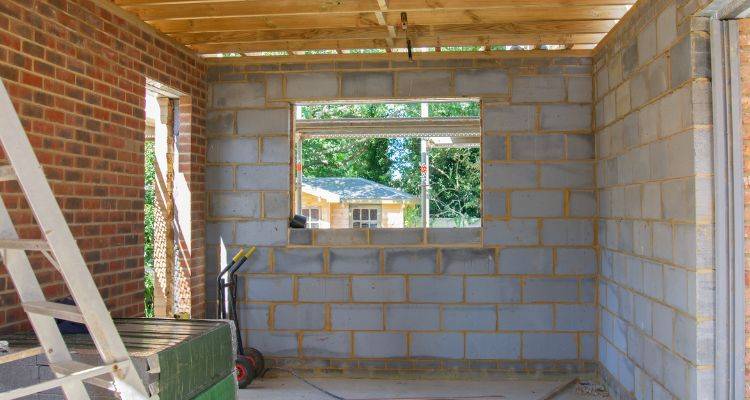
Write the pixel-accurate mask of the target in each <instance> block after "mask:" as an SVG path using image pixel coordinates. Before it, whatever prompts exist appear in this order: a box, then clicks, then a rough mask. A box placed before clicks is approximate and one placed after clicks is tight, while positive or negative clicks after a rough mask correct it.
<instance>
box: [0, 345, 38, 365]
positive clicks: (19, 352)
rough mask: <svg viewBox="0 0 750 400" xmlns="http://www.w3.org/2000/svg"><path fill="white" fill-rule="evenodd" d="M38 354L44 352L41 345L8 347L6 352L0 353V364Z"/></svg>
mask: <svg viewBox="0 0 750 400" xmlns="http://www.w3.org/2000/svg"><path fill="white" fill-rule="evenodd" d="M39 354H44V349H43V348H42V347H41V346H35V347H31V348H21V349H17V348H14V347H10V349H9V350H8V352H7V353H0V364H5V363H9V362H11V361H16V360H21V359H24V358H28V357H31V356H36V355H39Z"/></svg>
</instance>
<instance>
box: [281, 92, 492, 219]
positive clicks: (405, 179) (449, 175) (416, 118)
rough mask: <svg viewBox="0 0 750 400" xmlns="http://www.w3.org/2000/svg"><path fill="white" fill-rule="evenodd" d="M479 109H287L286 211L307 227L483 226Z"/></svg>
mask: <svg viewBox="0 0 750 400" xmlns="http://www.w3.org/2000/svg"><path fill="white" fill-rule="evenodd" d="M479 110H480V106H479V101H477V100H466V99H462V100H461V101H450V100H425V101H418V102H405V103H385V102H379V103H365V102H347V103H304V104H296V105H295V126H294V132H295V136H294V139H295V140H294V157H295V166H296V168H295V169H294V172H293V174H294V182H295V188H294V201H293V202H292V204H293V206H292V207H293V211H294V213H296V214H302V215H304V216H305V217H306V218H307V221H308V225H307V227H308V228H318V229H337V228H415V227H441V228H448V227H478V226H480V225H481V206H480V204H481V154H480V142H481V140H480V136H481V128H480V118H479V114H480V112H479Z"/></svg>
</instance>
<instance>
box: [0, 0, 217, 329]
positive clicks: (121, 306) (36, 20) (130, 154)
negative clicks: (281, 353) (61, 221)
mask: <svg viewBox="0 0 750 400" xmlns="http://www.w3.org/2000/svg"><path fill="white" fill-rule="evenodd" d="M152 32H153V31H152V30H150V29H148V28H144V27H142V26H141V25H136V24H133V23H131V22H129V21H127V20H125V19H123V18H122V17H120V16H119V15H118V14H114V13H112V12H110V11H109V10H108V9H105V8H102V7H100V6H97V5H96V3H94V2H92V1H88V0H57V1H54V2H50V1H24V0H8V1H3V2H2V3H1V4H0V78H2V80H3V84H4V85H5V87H6V88H7V90H8V92H9V93H10V96H11V98H12V101H13V104H14V106H15V107H16V110H17V111H18V113H19V115H20V117H21V121H22V123H23V125H24V128H25V129H26V131H27V133H28V135H29V138H30V139H31V143H32V145H33V146H34V148H35V151H36V154H37V157H38V158H39V161H40V162H41V164H42V165H43V166H44V171H45V173H46V175H47V178H48V179H49V181H50V185H51V187H52V191H53V192H54V193H55V196H56V197H57V199H58V202H59V203H60V206H61V207H62V210H63V213H64V214H65V217H66V219H67V221H68V223H69V224H70V227H71V230H72V231H73V235H74V236H75V237H76V239H77V240H78V244H79V246H80V247H81V250H82V252H83V257H84V259H85V260H86V261H87V262H88V265H89V267H90V269H91V271H92V272H93V275H94V280H95V282H96V284H97V286H98V287H99V288H100V291H101V294H102V296H103V297H104V299H105V301H106V303H107V306H108V307H109V309H110V310H111V311H112V313H113V315H115V316H135V315H142V313H143V194H144V189H143V141H144V131H145V116H144V109H145V86H146V77H149V78H151V79H153V80H155V81H157V82H160V83H162V84H164V85H167V86H169V87H171V88H174V89H176V90H179V91H181V92H182V93H185V96H184V97H183V98H182V99H180V138H179V143H178V146H179V149H180V152H179V163H180V172H181V173H183V174H184V177H185V180H186V181H187V182H188V184H189V187H190V191H191V193H190V201H191V202H192V206H191V207H190V209H189V212H188V214H189V216H186V217H189V220H190V221H191V222H192V223H191V224H190V231H189V232H182V237H181V243H180V247H181V248H182V249H185V250H186V251H187V254H190V257H189V259H188V260H187V263H189V271H190V277H189V282H190V286H191V288H190V290H191V292H192V295H193V304H192V306H193V313H194V315H202V314H203V312H204V310H205V305H204V290H203V287H204V277H203V274H204V271H203V255H204V244H203V231H204V227H203V219H204V201H203V193H204V189H203V164H204V160H205V137H204V123H203V119H204V108H205V98H206V89H205V70H206V68H205V66H204V65H203V64H202V62H201V61H200V60H199V59H198V58H197V57H195V56H194V55H191V54H190V53H189V52H188V51H186V50H185V49H182V48H180V47H178V46H176V45H174V44H172V42H170V41H168V40H166V39H165V38H163V37H161V36H159V35H157V34H155V33H152ZM1 191H2V193H3V200H4V201H5V204H6V205H7V207H8V208H9V211H10V213H11V216H12V218H13V220H14V222H15V223H16V225H17V227H18V230H19V233H20V235H21V236H22V237H38V236H39V234H40V232H38V229H37V228H36V226H35V224H34V223H33V219H32V216H31V214H30V212H29V210H28V208H27V206H26V203H25V201H24V200H23V199H22V197H21V196H20V193H19V190H18V186H17V184H15V183H5V184H3V185H2V190H1ZM32 262H33V265H34V267H35V270H36V271H37V276H38V277H39V279H40V282H41V283H42V285H43V288H44V291H45V293H46V294H47V296H48V297H49V298H52V299H54V298H59V297H61V296H64V295H66V292H65V289H64V285H63V284H62V280H61V277H60V276H59V274H58V273H57V272H56V271H55V270H54V269H53V268H52V267H51V266H50V265H49V264H48V263H47V262H46V261H43V260H42V259H41V257H35V258H34V259H33V261H32ZM0 268H2V267H0ZM0 282H2V284H1V285H0V298H2V302H1V303H0V304H2V306H0V327H1V328H3V329H19V328H22V327H25V326H26V323H25V320H26V317H25V314H24V313H23V312H22V311H21V309H20V307H19V306H18V301H17V296H16V294H15V291H14V288H13V285H12V283H11V281H10V279H9V277H8V276H7V275H6V274H5V272H4V270H3V272H2V273H0Z"/></svg>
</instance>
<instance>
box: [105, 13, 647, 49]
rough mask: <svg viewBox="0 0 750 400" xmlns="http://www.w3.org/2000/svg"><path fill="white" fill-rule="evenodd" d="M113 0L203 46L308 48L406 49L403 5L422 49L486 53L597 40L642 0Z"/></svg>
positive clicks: (414, 41) (183, 39)
mask: <svg viewBox="0 0 750 400" xmlns="http://www.w3.org/2000/svg"><path fill="white" fill-rule="evenodd" d="M112 1H113V2H114V3H115V4H117V5H119V6H120V7H122V8H124V9H126V10H128V11H129V12H131V13H133V14H135V15H136V16H137V17H139V18H140V19H142V20H144V21H146V22H147V23H149V24H150V25H152V26H153V27H154V28H155V29H157V30H159V31H160V32H163V33H165V34H167V35H169V36H170V37H171V38H172V39H174V40H176V41H177V42H179V43H182V44H184V45H187V46H188V47H190V48H191V49H193V50H194V51H196V52H198V53H200V54H206V55H219V56H221V55H226V54H227V53H232V54H236V53H239V54H243V53H264V52H266V53H269V54H265V55H267V56H273V55H274V54H279V52H288V53H289V54H291V56H290V57H307V56H308V54H307V53H308V52H309V51H316V50H332V53H342V52H343V53H346V50H352V49H381V50H382V51H383V52H388V53H390V52H391V51H393V52H394V53H395V55H394V57H397V56H403V55H402V54H400V52H401V51H403V50H402V49H403V48H405V47H406V33H405V32H404V31H403V30H402V29H401V14H402V13H407V14H408V21H409V27H408V39H410V40H411V44H412V46H413V47H414V48H415V49H419V48H421V47H428V48H437V50H441V46H443V47H453V46H472V47H473V48H478V49H480V50H478V51H483V52H485V53H487V54H490V53H494V52H493V50H494V49H493V46H499V45H531V46H533V47H535V48H543V49H547V47H545V46H543V45H546V44H552V45H563V46H564V47H560V48H564V49H568V50H570V49H589V48H592V47H593V46H595V45H596V43H598V42H599V41H600V40H601V39H602V37H603V36H604V35H605V34H606V33H607V32H608V31H609V30H610V29H611V28H612V27H613V26H614V25H615V24H616V23H617V21H618V20H619V19H620V18H622V17H623V15H624V14H625V13H626V12H627V11H628V9H629V8H630V6H631V5H632V4H633V3H635V1H636V0H544V1H538V0H502V1H498V0H346V1H342V0H272V1H269V0H112ZM548 51H553V50H548ZM554 51H557V50H554ZM281 54H283V53H281ZM333 55H336V54H333ZM345 55H347V54H338V56H345ZM389 56H390V54H389Z"/></svg>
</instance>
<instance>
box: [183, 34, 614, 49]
mask: <svg viewBox="0 0 750 400" xmlns="http://www.w3.org/2000/svg"><path fill="white" fill-rule="evenodd" d="M603 37H604V34H603V33H583V34H555V33H550V34H545V35H536V34H528V35H524V34H521V35H507V34H506V35H494V36H493V37H492V38H489V37H479V36H477V37H457V38H444V39H439V38H436V37H420V38H415V39H412V45H413V46H414V47H435V46H488V45H489V46H493V45H497V46H500V45H524V44H530V45H534V44H565V43H571V44H574V45H575V44H594V43H597V42H598V41H599V40H601V39H602V38H603ZM385 46H386V42H385V40H384V39H361V40H360V39H351V40H310V41H305V40H302V41H285V42H283V44H281V45H280V44H279V42H254V43H215V44H196V45H191V46H190V47H191V48H192V49H193V50H195V51H196V52H198V53H203V54H207V53H231V52H239V53H252V52H261V51H274V50H279V48H282V49H284V50H289V51H299V50H333V49H342V50H348V49H382V48H384V47H385ZM394 47H396V48H399V47H400V48H403V47H406V40H404V39H395V40H394Z"/></svg>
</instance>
